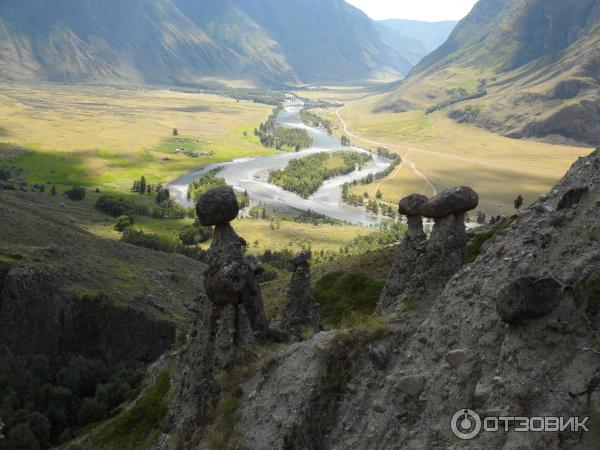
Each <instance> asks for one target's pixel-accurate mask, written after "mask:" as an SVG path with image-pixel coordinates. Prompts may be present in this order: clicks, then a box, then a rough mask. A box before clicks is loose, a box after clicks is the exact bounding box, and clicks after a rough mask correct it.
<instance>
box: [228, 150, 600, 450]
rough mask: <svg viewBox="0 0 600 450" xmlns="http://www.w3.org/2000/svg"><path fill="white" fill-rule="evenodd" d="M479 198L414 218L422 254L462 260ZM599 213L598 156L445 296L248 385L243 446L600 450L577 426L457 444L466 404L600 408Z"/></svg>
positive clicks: (280, 365) (465, 269)
mask: <svg viewBox="0 0 600 450" xmlns="http://www.w3.org/2000/svg"><path fill="white" fill-rule="evenodd" d="M582 188H587V190H582ZM584 191H585V192H584ZM581 192H584V193H583V194H582V195H579V194H577V193H581ZM576 194H577V195H576ZM461 198H466V199H470V200H468V201H467V202H462V200H461V201H457V200H458V199H461ZM449 199H452V201H450V200H449ZM474 199H475V197H474V196H473V195H472V193H471V192H470V191H469V190H465V189H458V190H454V192H450V193H445V194H443V195H442V196H441V197H440V198H438V199H436V200H435V201H431V202H427V203H425V204H428V206H427V207H424V208H420V209H419V210H420V211H421V212H422V213H425V214H428V215H430V216H434V217H435V220H436V227H437V229H436V230H435V233H436V236H434V235H433V233H432V236H431V238H430V239H429V241H426V242H425V247H426V250H424V254H426V253H427V251H429V249H438V250H442V249H445V250H444V252H443V253H439V254H438V257H439V258H440V259H441V260H442V262H443V258H450V260H451V263H450V265H451V264H454V263H459V262H461V260H460V259H459V258H458V255H457V254H458V248H459V245H456V246H455V245H454V244H453V242H454V239H457V238H460V237H461V236H463V233H464V231H463V227H464V225H463V223H462V221H461V219H462V214H463V213H464V209H465V208H467V207H472V205H473V203H474V201H475V200H474ZM563 199H566V200H563ZM449 203H450V204H453V205H454V207H453V208H450V209H448V208H449V207H448V204H449ZM559 204H560V205H561V208H560V209H559V208H558V206H559ZM433 206H436V208H433ZM599 206H600V150H597V151H596V152H595V153H594V154H592V155H591V156H589V157H588V158H584V159H581V160H580V161H578V162H577V163H576V164H575V165H574V166H573V168H572V169H571V170H570V171H569V173H568V174H567V175H566V176H565V178H564V179H563V180H562V181H561V182H560V183H559V184H558V185H557V186H556V187H555V189H553V190H552V191H551V192H550V193H549V194H548V195H546V196H543V197H541V198H540V200H539V201H538V202H536V203H535V204H534V205H532V206H531V207H530V208H527V209H526V210H523V211H522V212H521V213H519V215H518V217H517V218H516V220H515V221H514V222H512V223H511V225H510V226H508V227H506V228H505V229H504V230H501V231H498V233H497V234H496V236H495V237H494V238H493V240H492V241H491V242H489V243H488V245H486V246H485V248H483V250H482V253H481V254H480V256H479V257H478V258H477V260H476V261H475V262H474V263H472V264H469V265H462V266H461V267H459V268H458V269H457V271H456V272H455V273H454V274H453V275H448V274H449V271H448V272H445V273H444V274H443V276H441V278H445V277H446V278H447V279H446V282H445V283H444V286H443V287H442V289H441V290H440V291H437V292H435V291H432V292H434V294H433V296H432V297H427V295H429V294H428V293H429V292H430V291H427V290H424V291H423V293H424V295H425V297H424V298H423V304H429V305H430V306H429V307H428V308H423V309H418V308H417V309H416V310H407V311H405V312H404V313H402V314H400V315H397V316H391V319H390V322H389V323H388V325H387V326H385V327H384V328H382V329H375V328H366V329H362V330H360V329H359V330H347V331H332V332H325V333H318V334H317V335H315V336H314V337H313V338H311V339H308V340H306V341H304V342H301V343H297V344H294V345H292V346H289V347H287V348H286V349H284V350H282V351H280V352H279V353H277V354H276V355H275V356H274V357H273V358H272V359H271V361H270V362H269V364H268V365H266V366H264V367H263V369H262V370H261V371H260V372H259V373H256V374H255V375H254V376H252V377H251V379H250V380H248V381H247V382H246V383H244V385H243V386H242V389H241V392H242V394H241V396H240V402H241V403H240V409H239V423H238V424H237V427H236V430H237V434H236V438H235V443H236V445H238V446H239V447H247V448H252V449H256V450H263V449H345V448H365V449H388V448H395V449H410V450H412V449H415V448H463V447H464V448H489V449H505V450H508V449H518V448H527V449H540V450H541V449H548V448H556V449H589V448H597V447H598V441H597V437H596V436H597V435H595V434H594V433H584V432H578V433H573V432H569V431H566V432H561V433H556V432H545V433H519V432H516V431H515V430H511V431H509V432H481V433H480V434H479V435H477V436H476V437H475V438H474V439H473V440H471V441H462V440H460V439H458V438H457V437H456V436H455V435H454V434H453V433H452V431H451V427H450V422H451V418H452V417H453V416H454V414H455V413H456V412H458V411H462V410H464V409H465V408H469V409H472V410H474V411H476V412H477V413H478V414H479V415H480V416H481V417H497V416H499V415H506V416H513V417H514V416H561V417H571V416H577V417H580V418H582V419H583V418H584V417H586V416H594V415H595V414H596V411H598V410H599V409H600V384H599V383H598V379H599V377H600V358H599V357H598V354H600V341H599V340H598V329H599V328H600V306H598V305H600V213H599V211H600V210H599ZM438 207H439V208H438ZM461 211H463V212H461ZM407 212H408V211H407ZM448 213H449V214H450V216H443V214H448ZM412 223H413V225H414V224H416V221H412ZM414 231H416V232H417V234H419V233H418V228H415V229H414V230H413V232H414ZM431 241H433V243H432V242H431ZM459 242H460V240H459ZM461 245H462V244H461ZM419 258H420V259H419V261H425V260H424V259H423V258H424V257H423V255H421V256H420V257H419ZM429 262H431V263H432V264H434V265H435V263H436V261H435V260H433V259H431V260H429ZM442 262H440V263H439V264H441V265H444V264H442ZM419 264H423V265H419V268H420V269H419V270H421V269H424V270H425V269H426V266H425V265H424V262H419ZM435 270H436V273H440V268H439V267H437V268H436V269H435ZM442 272H443V271H442ZM441 278H440V279H441ZM388 317H390V316H388ZM587 423H588V424H590V421H588V422H587ZM592 426H593V425H592Z"/></svg>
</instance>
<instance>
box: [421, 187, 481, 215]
mask: <svg viewBox="0 0 600 450" xmlns="http://www.w3.org/2000/svg"><path fill="white" fill-rule="evenodd" d="M478 204H479V196H478V195H477V193H476V192H475V191H474V190H473V189H471V188H470V187H467V186H460V187H456V188H452V189H447V190H445V191H442V192H440V193H439V194H438V195H436V196H435V197H433V198H430V199H429V200H428V201H427V202H426V203H424V204H423V205H421V207H420V208H419V213H420V214H421V216H423V217H429V218H431V219H442V218H444V217H447V216H449V215H451V214H460V213H466V212H467V211H471V210H472V209H475V208H477V205H478Z"/></svg>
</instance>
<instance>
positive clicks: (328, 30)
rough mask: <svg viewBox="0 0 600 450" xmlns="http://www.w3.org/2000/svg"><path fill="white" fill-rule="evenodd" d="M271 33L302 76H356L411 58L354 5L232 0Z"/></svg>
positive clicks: (405, 66) (328, 0)
mask: <svg viewBox="0 0 600 450" xmlns="http://www.w3.org/2000/svg"><path fill="white" fill-rule="evenodd" d="M236 3H237V4H238V6H239V7H240V9H241V10H243V11H244V12H245V13H246V14H247V15H248V16H250V17H252V19H253V20H255V21H256V22H257V23H258V24H259V25H260V26H261V27H263V28H264V29H266V30H267V31H268V33H269V35H270V36H271V37H273V39H275V40H276V41H277V42H278V43H279V45H280V47H281V49H282V52H283V53H284V54H285V55H286V58H287V60H288V62H289V63H290V65H291V66H292V67H293V68H294V70H295V72H296V73H297V74H298V77H299V78H300V79H301V80H303V81H306V82H322V81H335V80H356V79H360V78H363V79H364V78H368V77H370V76H371V75H373V74H376V73H377V72H385V71H390V70H395V71H399V72H401V73H407V72H408V70H410V67H412V63H411V62H410V61H409V60H408V59H407V58H405V57H403V56H402V55H401V54H400V53H399V52H398V51H397V50H396V49H394V48H393V47H392V45H391V44H389V43H388V42H386V41H385V40H384V39H383V38H382V36H381V35H380V34H379V32H378V31H377V27H376V24H375V23H374V22H373V21H372V20H371V19H369V18H368V17H367V15H366V14H364V13H363V12H362V11H360V10H359V9H357V8H355V7H353V6H351V5H349V4H347V3H346V2H345V1H340V0H236Z"/></svg>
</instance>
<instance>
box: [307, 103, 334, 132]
mask: <svg viewBox="0 0 600 450" xmlns="http://www.w3.org/2000/svg"><path fill="white" fill-rule="evenodd" d="M300 119H301V120H302V122H303V123H304V124H305V125H308V126H309V127H316V128H324V129H326V130H327V132H328V133H329V134H331V121H330V120H328V119H324V118H322V117H321V116H318V115H317V114H315V113H312V112H310V111H309V109H308V108H304V109H303V110H301V111H300Z"/></svg>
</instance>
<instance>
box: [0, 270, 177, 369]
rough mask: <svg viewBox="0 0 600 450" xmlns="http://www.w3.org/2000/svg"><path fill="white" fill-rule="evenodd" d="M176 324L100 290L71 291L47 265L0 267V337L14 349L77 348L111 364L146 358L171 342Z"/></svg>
mask: <svg viewBox="0 0 600 450" xmlns="http://www.w3.org/2000/svg"><path fill="white" fill-rule="evenodd" d="M175 334H176V325H175V323H174V322H172V321H167V320H162V319H157V318H153V317H152V316H151V315H149V314H146V313H144V312H142V311H141V310H139V309H134V308H131V307H124V306H117V305H116V304H115V303H114V302H113V301H111V300H110V299H109V298H108V297H107V296H106V295H104V294H99V295H95V296H81V295H77V294H75V293H73V292H71V291H70V290H68V289H66V288H65V287H64V286H63V283H62V281H61V276H60V274H59V273H56V271H53V270H51V269H49V268H42V267H33V266H17V267H13V268H10V266H9V265H6V266H5V267H4V270H2V269H0V341H1V342H2V343H3V345H7V346H8V347H9V348H10V349H12V350H13V351H15V352H19V353H22V354H45V355H48V356H58V355H64V354H67V353H78V354H81V355H84V356H86V357H89V358H99V359H102V360H105V361H107V362H109V363H111V364H116V363H119V362H124V361H130V360H138V361H145V362H150V361H154V360H155V359H157V358H158V357H159V356H160V355H161V354H163V353H164V352H165V351H167V350H168V349H169V348H170V347H171V346H172V345H173V343H174V342H175Z"/></svg>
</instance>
